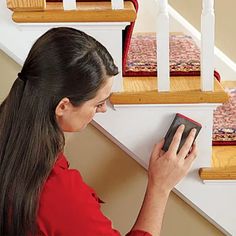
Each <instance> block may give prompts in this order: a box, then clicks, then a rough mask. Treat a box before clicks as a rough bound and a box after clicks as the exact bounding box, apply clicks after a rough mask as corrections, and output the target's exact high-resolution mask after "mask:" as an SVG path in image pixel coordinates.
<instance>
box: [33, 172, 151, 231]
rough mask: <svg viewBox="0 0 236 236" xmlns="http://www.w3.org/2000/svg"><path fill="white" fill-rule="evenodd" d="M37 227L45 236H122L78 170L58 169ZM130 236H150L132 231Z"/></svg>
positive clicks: (42, 198) (52, 176) (42, 201)
mask: <svg viewBox="0 0 236 236" xmlns="http://www.w3.org/2000/svg"><path fill="white" fill-rule="evenodd" d="M37 224H38V227H39V230H40V232H41V234H42V235H44V236H79V235H83V236H93V235H94V236H99V235H101V236H120V233H119V232H118V231H117V230H115V229H113V228H112V223H111V221H110V220H109V219H107V218H106V217H105V216H104V215H103V214H102V212H101V210H100V203H99V198H98V197H97V195H96V193H95V192H94V191H93V190H92V189H91V188H90V187H88V186H87V185H86V184H85V183H84V182H83V180H82V178H81V175H80V173H79V172H78V171H76V170H69V169H67V168H54V169H53V171H52V173H51V174H50V176H49V178H48V180H47V181H46V183H45V185H44V188H43V190H42V193H41V196H40V201H39V209H38V217H37ZM127 235H128V236H142V235H146V236H147V235H150V234H147V233H145V232H142V231H131V232H130V233H128V234H127Z"/></svg>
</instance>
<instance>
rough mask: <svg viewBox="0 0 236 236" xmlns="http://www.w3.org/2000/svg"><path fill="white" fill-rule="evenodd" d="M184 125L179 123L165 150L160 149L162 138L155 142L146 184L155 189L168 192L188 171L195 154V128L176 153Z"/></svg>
mask: <svg viewBox="0 0 236 236" xmlns="http://www.w3.org/2000/svg"><path fill="white" fill-rule="evenodd" d="M183 131H184V125H180V126H179V127H178V129H177V131H176V133H175V135H174V137H173V140H172V142H171V144H170V147H169V149H168V151H167V152H164V151H163V150H162V147H163V144H164V140H163V141H161V142H160V143H158V144H156V145H155V147H154V149H153V151H152V155H151V159H150V162H149V171H148V177H149V181H148V184H149V185H151V186H152V187H155V188H157V191H164V192H166V193H169V192H170V191H171V190H172V189H173V188H174V186H175V185H176V184H177V183H178V182H179V181H180V180H181V179H182V178H183V177H184V176H185V175H186V174H187V173H188V171H189V170H190V168H191V165H192V162H193V160H194V159H195V157H196V155H197V150H196V145H195V143H194V144H193V140H194V137H195V134H196V130H195V129H192V130H191V132H190V133H189V135H188V137H187V139H186V141H185V143H184V145H183V146H182V148H181V149H180V151H179V153H177V150H178V147H179V144H180V140H181V136H182V133H183Z"/></svg>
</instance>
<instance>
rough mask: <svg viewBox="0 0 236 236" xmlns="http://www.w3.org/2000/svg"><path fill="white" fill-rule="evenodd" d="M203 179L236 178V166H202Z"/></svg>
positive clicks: (201, 174)
mask: <svg viewBox="0 0 236 236" xmlns="http://www.w3.org/2000/svg"><path fill="white" fill-rule="evenodd" d="M199 176H200V178H201V179H202V180H236V166H235V167H230V168H229V167H227V168H200V169H199Z"/></svg>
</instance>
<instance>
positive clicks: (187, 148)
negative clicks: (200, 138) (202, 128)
mask: <svg viewBox="0 0 236 236" xmlns="http://www.w3.org/2000/svg"><path fill="white" fill-rule="evenodd" d="M195 135H196V129H192V130H191V131H190V132H189V134H188V137H187V139H186V140H185V143H184V144H183V146H182V148H181V149H180V151H179V153H178V156H179V157H180V158H185V157H186V156H187V155H188V153H189V151H190V149H191V147H192V144H193V141H194V138H195Z"/></svg>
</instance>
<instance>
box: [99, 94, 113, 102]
mask: <svg viewBox="0 0 236 236" xmlns="http://www.w3.org/2000/svg"><path fill="white" fill-rule="evenodd" d="M110 96H111V94H110V95H109V96H108V97H107V98H105V99H103V100H101V101H100V102H98V103H101V102H105V101H106V100H107V99H108V98H109V97H110Z"/></svg>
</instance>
